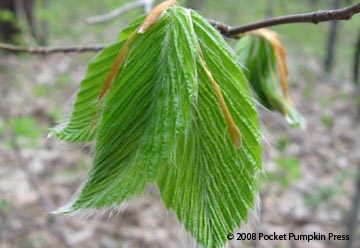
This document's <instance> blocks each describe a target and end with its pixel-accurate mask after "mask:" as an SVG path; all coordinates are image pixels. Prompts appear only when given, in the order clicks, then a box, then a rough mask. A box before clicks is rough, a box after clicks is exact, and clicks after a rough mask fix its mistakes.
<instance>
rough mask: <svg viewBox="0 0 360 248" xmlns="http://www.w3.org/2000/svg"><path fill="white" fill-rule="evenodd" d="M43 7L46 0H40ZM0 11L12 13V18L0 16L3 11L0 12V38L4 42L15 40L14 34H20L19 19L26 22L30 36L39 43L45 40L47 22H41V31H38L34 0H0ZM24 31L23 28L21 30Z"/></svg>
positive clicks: (42, 43) (43, 42) (44, 42)
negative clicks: (4, 18)
mask: <svg viewBox="0 0 360 248" xmlns="http://www.w3.org/2000/svg"><path fill="white" fill-rule="evenodd" d="M42 1H43V2H42V3H43V5H44V7H45V6H46V4H47V2H48V0H42ZM0 11H6V12H9V13H11V14H12V15H13V18H12V20H10V21H8V20H3V19H2V18H1V16H2V15H4V12H3V13H2V14H1V12H0V39H1V40H3V41H6V42H16V36H17V35H20V33H21V30H20V28H19V20H22V21H24V22H26V23H27V24H28V28H29V31H30V33H31V36H32V37H33V38H34V39H35V40H36V41H37V43H39V44H41V45H45V44H46V41H47V24H46V22H45V21H44V22H42V23H41V26H42V27H41V29H42V32H41V33H39V32H38V29H37V23H36V22H35V0H0ZM23 31H24V30H23Z"/></svg>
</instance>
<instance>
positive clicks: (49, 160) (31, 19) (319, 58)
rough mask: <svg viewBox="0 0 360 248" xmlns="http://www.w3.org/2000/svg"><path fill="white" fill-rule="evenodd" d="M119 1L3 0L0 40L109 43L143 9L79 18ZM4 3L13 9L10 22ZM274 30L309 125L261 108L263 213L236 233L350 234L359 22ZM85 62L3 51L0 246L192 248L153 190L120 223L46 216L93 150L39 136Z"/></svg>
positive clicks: (253, 10) (241, 19)
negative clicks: (94, 20)
mask: <svg viewBox="0 0 360 248" xmlns="http://www.w3.org/2000/svg"><path fill="white" fill-rule="evenodd" d="M128 2H129V1H125V0H102V1H100V0H87V1H74V0H62V1H50V0H28V1H26V0H15V1H12V0H10V1H8V0H0V42H8V43H9V42H10V43H16V44H21V45H25V46H35V45H49V46H57V45H89V44H98V43H99V44H106V43H111V42H113V41H114V40H115V39H116V38H117V35H118V33H119V32H120V30H121V29H122V28H124V27H126V25H127V24H129V23H130V22H131V21H132V20H133V19H134V18H135V17H137V16H138V15H141V14H143V12H144V9H143V8H136V9H133V10H131V11H128V12H126V13H125V14H123V15H121V16H120V17H118V18H116V19H113V20H111V21H109V22H106V23H102V24H87V23H86V21H85V20H86V18H88V17H89V16H93V15H99V14H104V13H107V12H110V11H112V10H114V9H117V8H119V7H121V6H122V5H124V4H126V3H128ZM180 2H181V3H182V4H183V5H186V6H189V7H191V8H195V9H197V10H198V11H199V12H200V13H201V14H202V15H203V16H205V17H207V18H211V19H214V20H219V21H222V22H224V23H227V24H229V25H241V24H246V23H250V22H253V21H257V20H261V19H264V18H266V17H271V16H279V15H284V14H291V13H301V12H309V11H314V10H320V9H331V8H339V7H341V6H346V5H349V4H351V3H355V2H357V1H351V0H350V1H349V0H307V1H306V0H302V1H296V0H289V1H280V0H267V1H264V0H241V1H239V0H223V1H216V0H196V1H191V0H187V1H180ZM15 3H16V4H15ZM14 4H15V5H14ZM10 5H12V6H16V8H15V12H16V15H17V17H18V18H16V17H15V16H14V14H13V12H12V11H11V8H8V6H10ZM13 10H14V9H13ZM19 17H20V18H19ZM19 20H20V21H19ZM26 20H27V21H26ZM273 30H275V31H277V32H278V33H279V34H280V36H281V39H282V41H283V43H284V45H285V47H286V48H287V50H288V54H289V58H288V63H289V66H290V79H289V84H290V88H291V95H292V97H293V99H294V101H295V103H296V105H297V107H298V109H299V110H300V112H301V113H302V114H303V115H304V116H305V118H306V119H307V128H306V130H300V129H291V128H289V127H288V126H287V125H286V124H285V123H284V120H283V119H282V118H281V117H280V115H278V114H274V113H269V112H268V111H266V110H262V109H261V110H260V113H261V120H262V130H263V132H264V136H265V140H264V167H265V170H266V173H265V174H264V176H263V180H262V187H261V191H260V200H261V203H260V208H259V210H258V211H257V213H256V214H254V216H255V217H254V218H251V219H253V220H252V221H250V224H249V225H247V226H244V227H243V229H241V231H250V232H265V233H273V232H277V233H279V234H281V233H289V232H294V233H296V234H312V233H313V232H316V233H322V234H327V233H329V232H333V233H335V234H349V230H350V229H351V228H350V229H349V227H350V226H352V225H355V224H354V223H355V222H354V221H351V219H352V220H354V218H351V216H355V215H354V214H353V213H352V212H354V210H352V209H353V207H352V206H353V204H354V200H353V199H354V196H355V192H356V189H358V187H360V186H359V185H357V186H356V183H355V181H356V175H357V171H358V170H359V168H360V167H359V166H360V149H359V147H360V125H359V121H360V115H359V113H360V111H359V110H360V98H359V91H358V84H359V79H358V68H359V64H358V63H357V64H356V63H355V61H356V56H355V54H356V51H357V53H360V48H359V47H360V41H359V39H360V15H357V16H354V17H353V19H352V20H351V21H345V22H337V23H334V22H328V23H322V24H319V25H313V24H290V25H284V26H279V27H274V28H273ZM9 34H10V35H9ZM230 43H231V44H232V41H230ZM93 56H94V53H83V54H53V55H46V56H36V55H29V54H16V55H15V54H11V53H8V52H4V51H1V50H0V247H5V248H10V247H36V248H38V247H154V248H155V247H156V248H157V247H159V248H160V247H164V248H168V247H169V248H171V247H174V248H178V247H192V243H191V241H189V238H188V237H187V236H186V234H185V233H184V230H183V228H181V227H180V226H179V225H178V224H177V223H176V219H175V218H174V216H173V215H172V214H169V213H166V211H165V210H164V208H163V206H162V204H161V201H160V199H159V197H158V196H157V194H156V192H154V191H151V192H147V193H145V194H144V196H143V197H141V198H139V199H135V200H133V201H130V202H129V203H128V204H127V207H126V208H124V210H123V212H122V213H121V214H120V215H118V214H115V215H113V216H111V214H103V215H101V216H98V217H97V218H95V219H86V218H82V217H79V216H72V217H64V216H53V215H48V213H49V212H51V211H52V210H55V209H56V208H58V207H59V206H62V205H63V204H65V203H66V202H67V201H68V200H69V199H70V198H71V195H72V194H73V193H74V192H75V191H76V189H77V188H78V187H79V185H80V184H81V182H82V181H84V180H85V179H86V177H87V173H88V171H89V168H90V166H91V158H92V157H91V152H90V150H91V149H89V148H88V147H77V146H74V145H69V144H66V143H63V142H60V141H58V140H56V139H55V138H50V139H47V138H46V136H47V133H48V129H49V128H50V127H52V126H54V125H55V124H56V123H58V122H59V121H60V120H61V117H62V114H63V112H64V111H66V110H67V111H71V109H69V108H70V107H71V103H72V101H73V100H74V97H75V92H76V90H77V89H78V88H79V82H80V81H81V79H82V77H83V76H84V73H85V71H86V65H87V63H88V61H89V60H90V59H91V57H93ZM357 61H358V60H357ZM69 99H70V100H69ZM109 217H111V218H109ZM352 230H355V231H354V237H359V236H360V230H359V228H353V229H352ZM356 242H357V243H356ZM231 246H232V247H277V248H283V247H284V248H285V247H319V248H321V247H360V241H359V239H357V241H354V242H353V243H352V244H351V243H350V242H346V241H321V242H319V241H318V242H316V241H314V242H311V243H307V242H301V241H295V242H289V241H261V242H259V241H255V242H251V243H250V242H240V241H234V242H231Z"/></svg>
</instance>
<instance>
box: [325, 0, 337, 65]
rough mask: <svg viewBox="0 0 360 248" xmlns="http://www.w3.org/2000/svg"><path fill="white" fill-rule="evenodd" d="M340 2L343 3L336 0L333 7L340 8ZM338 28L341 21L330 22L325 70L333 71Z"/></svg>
mask: <svg viewBox="0 0 360 248" xmlns="http://www.w3.org/2000/svg"><path fill="white" fill-rule="evenodd" d="M340 4H341V0H334V3H333V6H332V8H333V9H338V8H340ZM338 28H339V22H337V21H332V22H331V23H330V31H329V34H328V39H327V43H326V58H325V61H324V70H325V71H326V72H331V70H332V67H333V63H334V55H335V47H336V37H337V33H338Z"/></svg>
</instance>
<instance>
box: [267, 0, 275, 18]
mask: <svg viewBox="0 0 360 248" xmlns="http://www.w3.org/2000/svg"><path fill="white" fill-rule="evenodd" d="M274 9H275V0H268V1H267V7H266V13H265V18H270V17H273V16H274Z"/></svg>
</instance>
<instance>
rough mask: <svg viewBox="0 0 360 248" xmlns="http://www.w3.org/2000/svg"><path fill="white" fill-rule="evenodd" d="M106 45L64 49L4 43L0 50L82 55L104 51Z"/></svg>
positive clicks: (0, 45) (1, 44) (67, 47)
mask: <svg viewBox="0 0 360 248" xmlns="http://www.w3.org/2000/svg"><path fill="white" fill-rule="evenodd" d="M106 46H107V45H99V44H96V45H89V46H66V47H21V46H15V45H10V44H5V43H0V49H4V50H7V51H10V52H15V53H21V52H25V53H32V54H42V55H46V54H52V53H83V52H97V51H100V50H102V49H104V48H105V47H106Z"/></svg>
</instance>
